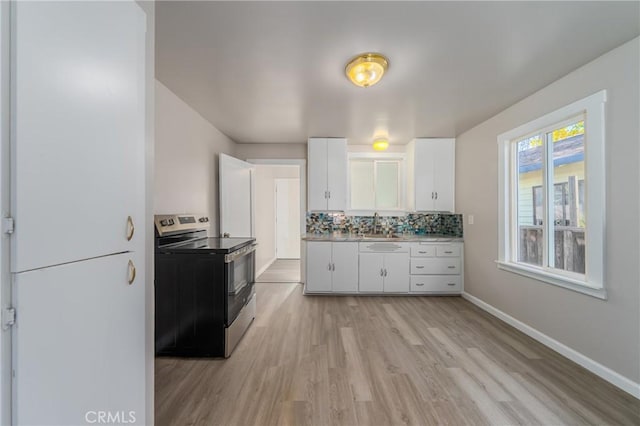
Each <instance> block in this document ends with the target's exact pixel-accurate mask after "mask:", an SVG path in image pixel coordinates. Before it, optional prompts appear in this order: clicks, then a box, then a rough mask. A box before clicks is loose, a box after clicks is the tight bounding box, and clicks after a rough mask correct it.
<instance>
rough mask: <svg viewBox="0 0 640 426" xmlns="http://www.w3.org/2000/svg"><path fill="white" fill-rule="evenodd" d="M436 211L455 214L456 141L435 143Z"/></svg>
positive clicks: (438, 140)
mask: <svg viewBox="0 0 640 426" xmlns="http://www.w3.org/2000/svg"><path fill="white" fill-rule="evenodd" d="M433 158H434V159H435V162H434V175H433V179H434V188H435V192H436V199H435V209H436V210H438V211H447V212H453V209H454V198H455V197H454V180H455V139H436V140H434V142H433Z"/></svg>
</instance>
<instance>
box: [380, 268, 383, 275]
mask: <svg viewBox="0 0 640 426" xmlns="http://www.w3.org/2000/svg"><path fill="white" fill-rule="evenodd" d="M380 276H381V277H384V269H382V268H381V269H380Z"/></svg>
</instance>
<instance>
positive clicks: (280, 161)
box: [247, 158, 307, 284]
mask: <svg viewBox="0 0 640 426" xmlns="http://www.w3.org/2000/svg"><path fill="white" fill-rule="evenodd" d="M247 163H252V164H262V165H269V166H291V165H295V166H298V167H300V236H303V235H305V234H306V232H307V160H304V159H284V158H249V159H247ZM305 249H306V245H305V244H304V241H302V240H300V282H301V283H302V284H304V282H305V277H306V268H307V265H306V264H305V259H306V258H307V253H306V250H305Z"/></svg>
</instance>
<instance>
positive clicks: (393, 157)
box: [345, 152, 407, 216]
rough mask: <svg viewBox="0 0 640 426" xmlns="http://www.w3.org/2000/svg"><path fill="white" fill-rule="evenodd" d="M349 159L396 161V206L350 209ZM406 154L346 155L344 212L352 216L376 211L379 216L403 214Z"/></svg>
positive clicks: (405, 187)
mask: <svg viewBox="0 0 640 426" xmlns="http://www.w3.org/2000/svg"><path fill="white" fill-rule="evenodd" d="M351 160H379V161H397V162H398V198H399V199H398V208H397V209H385V210H375V209H373V210H354V209H351ZM405 165H406V154H404V153H398V152H350V153H348V155H347V197H348V199H347V204H348V208H347V211H345V214H347V215H352V216H371V215H373V214H374V213H378V214H379V215H380V216H404V215H405V214H406V212H405V202H406V199H407V197H406V192H407V184H406V170H405V168H406V166H405Z"/></svg>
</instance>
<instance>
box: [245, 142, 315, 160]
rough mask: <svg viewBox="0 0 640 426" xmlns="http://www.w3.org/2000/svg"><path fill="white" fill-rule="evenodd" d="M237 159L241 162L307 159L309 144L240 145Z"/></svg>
mask: <svg viewBox="0 0 640 426" xmlns="http://www.w3.org/2000/svg"><path fill="white" fill-rule="evenodd" d="M236 157H238V158H239V159H241V160H247V159H249V158H260V159H270V158H275V159H278V160H280V159H294V160H295V159H306V158H307V143H306V142H305V143H239V144H236Z"/></svg>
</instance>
